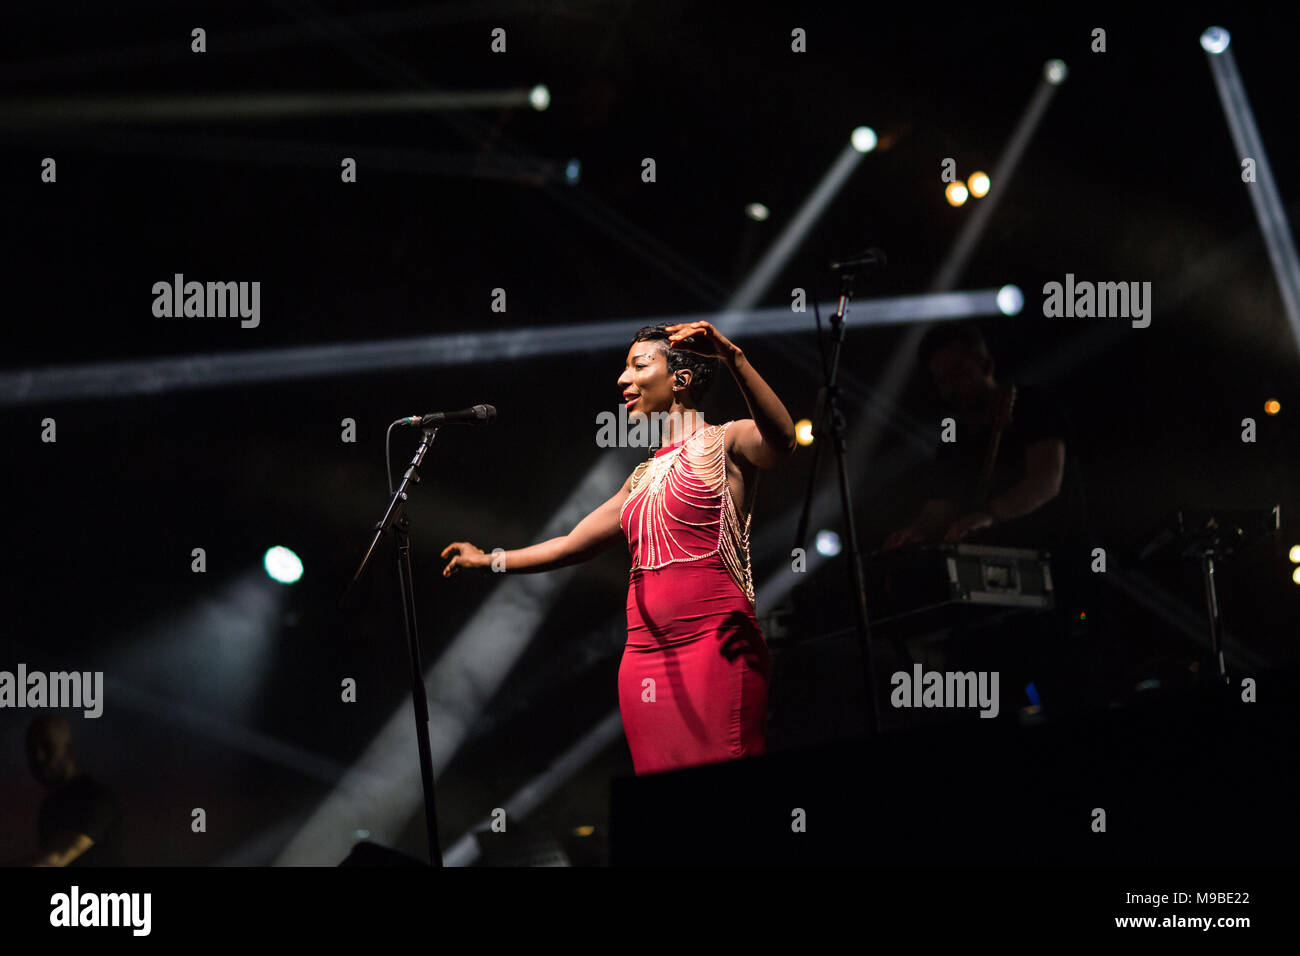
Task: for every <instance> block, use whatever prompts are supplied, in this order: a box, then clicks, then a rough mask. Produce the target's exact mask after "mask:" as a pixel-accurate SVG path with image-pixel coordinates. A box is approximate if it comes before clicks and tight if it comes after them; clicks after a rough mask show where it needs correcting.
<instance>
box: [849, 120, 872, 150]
mask: <svg viewBox="0 0 1300 956" xmlns="http://www.w3.org/2000/svg"><path fill="white" fill-rule="evenodd" d="M850 140H851V142H852V143H853V148H854V149H856V150H857V151H858V152H859V153H869V152H871V151H872V150H873V149H875V148H876V143H877V142H878V140H877V139H876V131H875V130H874V129H872V128H871V127H870V126H859V127H858V128H857V129H855V130H854V131H853V135H852V136H851V137H850Z"/></svg>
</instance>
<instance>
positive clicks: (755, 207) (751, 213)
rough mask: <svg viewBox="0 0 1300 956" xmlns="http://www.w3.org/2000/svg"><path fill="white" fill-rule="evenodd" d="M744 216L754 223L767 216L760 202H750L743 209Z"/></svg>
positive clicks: (765, 208)
mask: <svg viewBox="0 0 1300 956" xmlns="http://www.w3.org/2000/svg"><path fill="white" fill-rule="evenodd" d="M745 215H746V216H748V217H749V218H750V219H752V220H754V221H755V222H762V221H763V220H764V219H766V218H767V217H768V215H769V213H768V211H767V207H766V206H764V205H763V204H762V203H761V202H752V203H750V204H749V205H748V206H746V207H745Z"/></svg>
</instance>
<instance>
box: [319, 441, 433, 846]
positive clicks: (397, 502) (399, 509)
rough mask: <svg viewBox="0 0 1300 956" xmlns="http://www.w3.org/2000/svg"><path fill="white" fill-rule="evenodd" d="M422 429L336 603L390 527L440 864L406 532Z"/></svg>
mask: <svg viewBox="0 0 1300 956" xmlns="http://www.w3.org/2000/svg"><path fill="white" fill-rule="evenodd" d="M422 431H423V432H424V439H423V440H422V441H421V442H420V447H419V448H417V449H416V450H415V455H414V457H412V459H411V464H410V466H409V467H408V468H407V469H406V473H405V474H404V475H402V481H401V484H399V485H398V486H397V491H395V492H394V493H393V498H392V501H390V502H389V503H388V510H387V511H386V512H385V513H384V516H383V517H382V518H381V519H380V520H379V523H378V524H376V525H375V534H374V537H373V538H371V540H370V547H369V548H367V549H366V554H365V557H363V558H362V559H361V565H360V566H359V567H358V568H357V571H356V573H355V574H354V575H352V580H351V581H350V582H348V586H347V587H346V588H345V589H344V591H343V596H342V597H341V598H340V599H339V604H340V606H342V605H343V603H344V601H345V600H346V599H347V596H348V595H349V594H350V593H352V590H353V589H354V588H355V587H356V585H357V583H358V582H359V581H360V580H361V578H362V577H363V576H364V575H365V573H366V569H367V568H368V567H369V565H370V560H371V558H373V557H374V554H375V549H376V548H377V547H378V546H379V542H380V540H381V539H382V538H383V537H384V535H385V534H387V533H388V531H389V529H391V530H392V532H393V537H394V539H395V540H396V542H397V579H398V581H399V582H400V584H401V588H402V619H403V623H404V625H405V628H406V647H407V652H408V657H409V659H410V665H411V704H412V706H413V708H414V710H415V736H416V740H417V743H418V746H419V749H420V782H421V784H422V785H423V787H424V826H425V831H426V834H427V837H428V842H429V864H430V865H431V866H435V867H441V866H442V850H441V848H440V847H439V846H438V810H437V805H436V801H435V799H434V793H433V755H432V752H431V751H430V748H429V700H428V697H427V695H426V692H425V688H424V665H423V664H422V663H421V661H420V638H419V632H418V628H417V627H416V621H415V588H414V583H413V580H412V575H411V539H410V534H409V532H410V528H411V522H410V519H409V518H408V517H407V515H406V511H405V506H406V500H407V494H408V492H407V489H408V488H409V487H410V486H411V485H412V484H414V483H416V482H418V481H419V480H420V475H419V473H418V472H417V471H416V469H418V468H419V467H420V464H421V463H422V462H423V461H424V456H425V453H427V452H428V450H429V446H430V445H431V444H433V436H434V435H435V434H437V431H438V428H437V426H434V425H430V426H425V427H424V428H423V429H422Z"/></svg>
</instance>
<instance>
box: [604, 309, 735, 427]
mask: <svg viewBox="0 0 1300 956" xmlns="http://www.w3.org/2000/svg"><path fill="white" fill-rule="evenodd" d="M716 364H717V363H716V361H715V360H713V359H710V358H706V357H705V356H703V355H697V354H695V353H694V352H687V351H684V350H682V349H670V348H669V347H668V332H667V329H666V328H665V327H664V326H662V325H647V326H646V327H645V328H643V329H641V330H640V331H638V332H637V334H636V335H635V336H634V337H633V338H632V344H631V345H630V346H629V347H628V350H627V364H626V365H625V366H624V368H623V374H622V375H620V376H619V377H618V387H619V389H620V390H621V391H622V393H623V401H624V402H625V403H626V407H627V410H628V414H629V415H632V414H640V415H652V414H654V413H656V412H670V411H673V410H674V409H675V408H676V409H677V410H681V409H695V408H698V407H699V403H700V400H701V399H702V398H703V397H704V393H705V392H706V391H708V388H709V383H710V382H711V381H712V379H713V371H714V367H715V366H716Z"/></svg>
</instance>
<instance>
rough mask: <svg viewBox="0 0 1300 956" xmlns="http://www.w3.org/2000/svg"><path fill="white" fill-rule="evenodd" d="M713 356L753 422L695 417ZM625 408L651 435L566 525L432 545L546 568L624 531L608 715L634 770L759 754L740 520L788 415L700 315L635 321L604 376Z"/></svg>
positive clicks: (762, 727) (787, 432)
mask: <svg viewBox="0 0 1300 956" xmlns="http://www.w3.org/2000/svg"><path fill="white" fill-rule="evenodd" d="M718 361H721V362H722V363H723V364H724V365H725V366H726V367H727V368H728V369H729V370H730V371H731V375H732V377H733V378H734V379H735V380H736V384H737V385H738V386H739V387H740V391H741V394H742V395H744V397H745V402H746V403H747V404H748V406H749V411H750V414H751V415H753V418H746V419H742V420H740V421H729V422H724V423H723V424H721V425H709V424H707V423H706V422H705V421H704V419H703V417H702V416H701V415H700V413H699V411H698V410H697V405H698V403H699V401H700V398H701V397H702V395H703V393H704V390H705V389H706V388H707V386H708V384H709V379H710V378H711V376H712V373H713V370H714V366H715V365H716V364H717V362H718ZM618 384H619V388H620V389H621V390H622V392H623V398H624V400H625V402H626V407H627V412H628V415H629V416H633V415H645V416H655V418H654V419H652V420H658V421H660V422H661V423H662V426H661V427H662V437H663V441H664V444H663V445H662V447H660V448H659V449H658V450H656V451H655V452H654V454H653V455H652V456H651V457H650V458H649V459H647V460H646V461H644V462H642V463H641V464H640V465H638V466H637V467H636V469H635V470H633V472H632V474H631V475H630V476H629V477H628V479H627V481H626V482H624V484H623V487H622V488H620V489H619V491H618V493H617V494H615V495H614V496H613V497H612V498H610V499H609V500H608V501H606V502H605V503H604V504H603V505H601V506H600V507H599V508H597V509H596V510H595V511H593V512H592V513H591V514H589V515H587V517H585V518H583V519H582V520H581V521H580V522H578V524H577V526H576V527H575V528H574V529H573V530H572V531H570V532H569V533H568V534H567V535H564V536H563V537H559V538H552V539H551V540H549V541H543V542H541V543H540V544H535V545H533V546H532V547H528V548H521V549H519V550H517V551H506V552H505V553H504V555H501V554H498V555H496V556H495V557H496V559H497V560H496V563H495V565H494V564H493V557H494V556H493V555H489V554H485V553H484V552H483V551H482V550H481V549H479V548H476V547H475V546H474V545H472V544H470V543H469V542H467V541H457V542H453V543H452V544H449V545H447V547H446V548H445V549H443V552H442V557H444V558H446V557H448V556H450V557H451V560H450V561H449V562H448V564H447V566H446V567H445V568H444V569H443V572H442V573H443V576H444V577H446V576H450V575H451V574H453V573H455V571H456V569H457V568H487V567H495V568H496V569H498V570H500V569H501V568H502V561H503V559H504V570H505V571H507V572H516V573H518V572H531V571H549V570H551V569H552V568H558V567H563V566H565V565H569V564H576V563H578V562H580V561H585V560H587V559H588V558H591V557H593V556H594V555H596V554H598V553H599V552H600V551H602V550H604V549H605V548H606V547H608V546H610V545H612V544H613V543H614V542H615V541H616V540H617V539H618V538H619V537H620V536H626V537H627V542H628V549H629V551H630V552H631V557H632V572H631V576H630V578H629V581H628V591H627V645H626V647H625V648H624V651H623V660H622V664H621V666H620V667H619V672H618V699H619V711H620V713H621V715H622V718H623V730H624V733H625V734H626V736H627V742H628V747H629V748H630V749H631V751H632V764H633V766H634V768H635V770H636V772H637V773H638V774H645V773H656V772H659V771H663V770H671V769H674V768H677V767H687V766H692V765H696V764H705V763H716V762H718V761H723V760H734V759H738V758H741V757H750V756H755V755H758V754H761V753H764V752H765V750H766V734H767V686H768V680H769V678H770V676H771V658H770V655H769V654H768V649H767V644H766V642H765V641H764V639H763V634H762V631H761V630H760V629H759V626H758V621H757V619H756V618H755V617H754V585H753V578H752V575H751V572H750V565H749V519H750V516H751V514H752V511H753V504H754V493H755V491H756V490H757V479H758V475H757V470H758V469H760V468H772V467H775V466H776V465H778V464H780V463H781V462H782V461H784V460H785V459H786V458H787V457H788V456H789V455H790V453H791V452H792V451H793V450H794V446H795V435H794V422H793V421H792V420H791V419H790V413H789V412H787V411H786V409H785V406H784V405H782V404H781V400H780V399H779V398H777V397H776V393H774V392H773V391H772V389H771V388H770V387H769V386H768V385H767V383H766V382H764V381H763V379H762V378H761V377H760V376H759V374H758V372H756V371H755V370H754V367H753V366H752V365H750V364H749V361H748V360H747V359H746V358H745V353H744V352H742V351H741V350H740V348H739V347H738V346H736V345H735V344H734V343H732V342H731V341H729V340H728V339H727V338H726V336H724V335H723V334H722V333H721V332H719V331H718V330H717V329H715V328H714V327H713V326H712V325H710V324H709V323H708V322H691V323H687V324H683V325H670V326H666V327H665V326H662V325H659V326H647V327H646V328H643V329H641V331H639V332H638V333H637V334H636V337H635V338H634V339H633V340H632V345H631V347H630V348H629V349H628V353H627V365H626V367H625V368H624V369H623V374H622V375H620V376H619V379H618Z"/></svg>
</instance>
